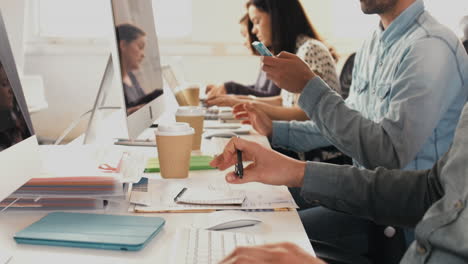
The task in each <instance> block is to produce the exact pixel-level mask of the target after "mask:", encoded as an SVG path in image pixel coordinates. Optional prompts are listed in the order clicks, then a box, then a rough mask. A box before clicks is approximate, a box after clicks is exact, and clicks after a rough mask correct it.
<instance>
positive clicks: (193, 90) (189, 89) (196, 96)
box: [183, 84, 200, 106]
mask: <svg viewBox="0 0 468 264" xmlns="http://www.w3.org/2000/svg"><path fill="white" fill-rule="evenodd" d="M183 91H184V95H185V100H186V101H187V103H188V104H189V105H191V106H198V105H199V103H200V85H198V84H188V85H187V86H186V87H185V89H184V90H183Z"/></svg>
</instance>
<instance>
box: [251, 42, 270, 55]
mask: <svg viewBox="0 0 468 264" xmlns="http://www.w3.org/2000/svg"><path fill="white" fill-rule="evenodd" d="M252 46H253V47H254V48H255V49H256V50H257V51H258V53H260V55H262V56H273V53H271V52H270V51H269V50H268V48H267V47H266V46H265V45H264V44H263V43H262V42H260V41H254V42H252Z"/></svg>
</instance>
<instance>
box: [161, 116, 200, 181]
mask: <svg viewBox="0 0 468 264" xmlns="http://www.w3.org/2000/svg"><path fill="white" fill-rule="evenodd" d="M155 134H156V145H157V148H158V158H159V166H160V169H161V176H162V177H163V178H166V179H174V178H175V179H180V178H187V177H188V173H189V166H190V154H191V152H192V141H193V135H194V129H193V128H191V127H190V126H189V124H187V123H172V124H159V126H158V129H157V130H156V132H155Z"/></svg>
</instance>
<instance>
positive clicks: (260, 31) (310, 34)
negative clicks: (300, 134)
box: [206, 0, 340, 121]
mask: <svg viewBox="0 0 468 264" xmlns="http://www.w3.org/2000/svg"><path fill="white" fill-rule="evenodd" d="M247 7H248V14H249V18H250V21H251V22H252V30H251V33H252V34H253V35H255V37H256V38H257V39H258V40H259V41H261V42H263V43H264V44H265V46H267V47H268V48H269V49H270V50H271V51H272V53H273V54H278V53H280V52H281V51H287V52H291V53H295V54H296V55H298V56H299V57H301V58H302V59H303V60H304V61H305V62H306V63H307V64H308V65H309V67H310V68H311V69H312V70H313V71H314V72H318V75H319V76H320V77H322V79H323V80H324V81H325V82H326V83H327V84H328V85H329V86H330V87H331V88H332V89H334V90H335V91H336V92H337V93H340V84H339V80H338V75H337V73H336V68H335V66H336V65H335V60H336V59H337V55H336V54H335V52H334V51H333V49H331V48H327V47H326V46H325V44H324V43H323V40H322V38H321V37H320V35H319V34H318V32H317V30H316V29H315V28H314V27H313V25H312V24H311V23H310V21H309V19H308V18H307V15H306V13H305V11H304V9H303V7H302V5H301V4H300V2H299V1H298V0H290V1H283V0H250V1H249V2H248V3H247ZM212 90H213V89H212ZM226 92H227V91H222V90H221V92H219V91H217V90H214V91H210V94H209V98H208V99H207V101H206V103H207V104H208V105H218V106H234V105H236V104H241V103H246V102H251V105H253V106H254V107H255V108H256V109H258V110H259V111H263V112H264V113H265V114H266V115H267V116H268V117H269V118H271V119H272V120H301V121H302V120H308V117H307V116H306V114H305V113H304V112H303V111H302V110H301V109H300V108H299V107H298V106H297V105H296V104H297V100H298V96H299V95H295V94H292V93H289V92H287V91H285V90H282V91H281V95H278V96H270V97H261V98H258V97H257V98H255V97H245V96H236V95H226V94H223V93H226ZM238 111H243V109H242V107H238Z"/></svg>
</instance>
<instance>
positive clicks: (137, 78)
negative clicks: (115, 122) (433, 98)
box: [111, 0, 164, 139]
mask: <svg viewBox="0 0 468 264" xmlns="http://www.w3.org/2000/svg"><path fill="white" fill-rule="evenodd" d="M111 4H112V14H113V22H114V27H115V41H114V43H115V44H114V45H113V49H112V58H113V61H114V65H115V68H116V69H114V70H115V73H116V75H117V78H120V80H121V81H120V82H119V84H118V85H120V86H121V89H122V90H123V92H124V98H125V107H126V114H127V127H128V135H129V137H130V139H134V138H136V137H137V136H138V135H139V134H140V133H141V132H142V131H143V130H144V129H146V128H148V127H150V126H151V125H152V124H153V123H154V121H155V120H156V119H157V118H158V117H160V115H161V114H162V113H163V112H164V98H163V97H164V96H163V80H162V75H161V64H160V54H159V47H158V38H157V36H156V27H155V20H154V16H153V7H152V0H111Z"/></svg>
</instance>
